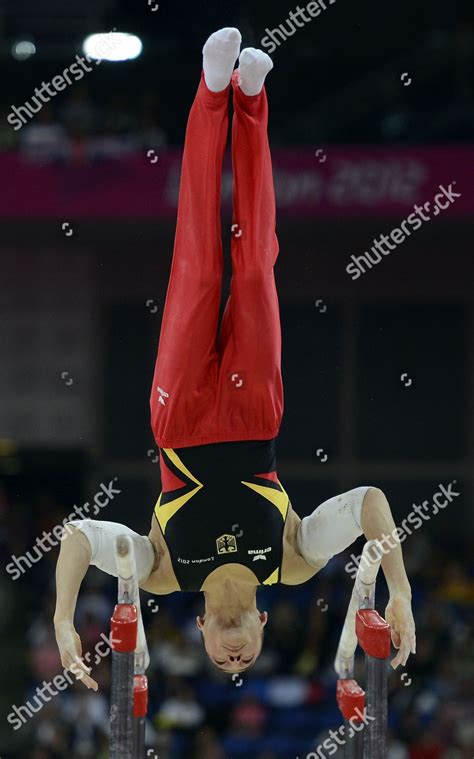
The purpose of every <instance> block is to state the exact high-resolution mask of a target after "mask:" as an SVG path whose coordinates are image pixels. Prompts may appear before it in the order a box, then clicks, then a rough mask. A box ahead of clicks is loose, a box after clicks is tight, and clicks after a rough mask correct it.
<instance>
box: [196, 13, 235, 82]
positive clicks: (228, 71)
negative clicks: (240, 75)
mask: <svg viewBox="0 0 474 759" xmlns="http://www.w3.org/2000/svg"><path fill="white" fill-rule="evenodd" d="M241 42H242V37H241V35H240V32H239V30H238V29H234V28H233V27H225V28H224V29H219V31H218V32H214V34H211V36H210V37H209V39H208V40H207V42H206V44H205V45H204V47H203V49H202V52H203V69H204V79H205V80H206V85H207V86H208V88H209V89H210V90H211V92H222V90H225V88H226V87H228V85H229V84H230V80H231V78H232V74H233V72H234V66H235V62H236V60H237V58H238V57H239V50H240V44H241Z"/></svg>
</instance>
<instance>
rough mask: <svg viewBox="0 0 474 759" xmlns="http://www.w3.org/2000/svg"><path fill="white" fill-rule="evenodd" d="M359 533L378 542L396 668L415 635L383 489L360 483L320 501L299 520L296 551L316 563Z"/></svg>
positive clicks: (410, 649) (407, 585)
mask: <svg viewBox="0 0 474 759" xmlns="http://www.w3.org/2000/svg"><path fill="white" fill-rule="evenodd" d="M362 534H364V535H365V537H366V538H367V540H373V539H377V540H379V541H380V543H381V544H382V548H383V553H384V555H383V558H382V569H383V571H384V574H385V578H386V580H387V585H388V589H389V592H390V601H389V604H388V606H387V609H386V613H385V617H386V620H387V622H388V623H389V624H390V626H391V628H392V642H393V644H394V646H395V648H397V649H398V654H397V656H396V657H395V659H394V660H393V661H392V666H393V668H394V669H395V668H396V667H397V666H398V665H399V664H403V665H405V664H406V661H407V659H408V657H409V655H410V652H411V653H415V650H416V637H415V622H414V619H413V614H412V611H411V588H410V583H409V581H408V577H407V574H406V571H405V566H404V563H403V554H402V549H401V546H400V542H399V541H398V540H397V538H396V535H397V532H396V527H395V522H394V521H393V517H392V513H391V510H390V506H389V504H388V501H387V499H386V497H385V495H384V493H383V492H382V491H381V490H380V489H379V488H375V487H360V488H354V489H353V490H349V491H348V492H347V493H343V494H342V495H339V496H336V497H335V498H330V499H329V500H328V501H325V502H324V503H322V504H321V505H320V506H319V507H318V508H317V509H316V510H315V511H314V512H313V513H312V514H311V515H310V516H307V517H304V519H302V520H301V523H300V525H299V528H298V532H297V536H296V542H297V551H298V553H299V555H300V556H301V557H302V558H303V559H304V560H305V561H306V562H307V564H309V565H310V566H312V567H315V568H318V569H319V568H321V565H322V564H323V565H324V564H326V563H327V562H328V561H329V559H331V558H332V557H333V556H334V555H335V554H337V553H340V552H341V551H344V550H345V549H346V548H348V547H349V546H350V545H351V544H352V543H353V542H354V541H355V540H357V538H358V537H359V536H360V535H362ZM387 544H388V546H389V548H387Z"/></svg>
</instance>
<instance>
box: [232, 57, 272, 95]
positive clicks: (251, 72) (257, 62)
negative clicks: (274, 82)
mask: <svg viewBox="0 0 474 759" xmlns="http://www.w3.org/2000/svg"><path fill="white" fill-rule="evenodd" d="M272 68H273V61H272V59H271V58H270V56H269V55H267V54H266V53H264V52H263V50H256V49H255V48H254V47H246V48H245V50H242V52H241V54H240V59H239V85H240V88H241V90H242V92H243V93H244V94H245V95H250V96H251V95H258V94H259V92H261V90H262V87H263V85H264V82H265V77H266V75H267V74H268V72H269V71H271V70H272Z"/></svg>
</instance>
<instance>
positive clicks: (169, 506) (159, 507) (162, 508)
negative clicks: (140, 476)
mask: <svg viewBox="0 0 474 759" xmlns="http://www.w3.org/2000/svg"><path fill="white" fill-rule="evenodd" d="M163 451H164V452H165V453H166V455H167V457H168V458H169V460H170V461H171V462H172V463H173V464H174V465H175V467H176V469H178V470H179V471H180V472H181V474H183V475H185V477H186V479H187V480H191V482H194V483H195V484H196V487H195V488H192V489H191V490H187V491H186V492H185V493H183V494H182V495H180V496H178V497H177V498H173V499H172V500H171V501H167V503H162V499H163V495H166V496H168V497H169V495H170V493H169V492H168V493H165V494H163V493H160V497H159V498H158V501H157V502H156V506H155V515H156V518H157V519H158V522H159V524H160V527H161V529H162V531H163V534H164V533H165V530H166V525H167V524H168V522H169V520H170V519H171V517H173V516H174V515H175V514H176V512H178V511H179V510H180V509H181V508H182V507H183V506H184V504H185V503H187V502H188V501H189V500H190V498H192V497H193V496H194V495H196V493H197V492H198V490H200V489H201V488H202V487H204V485H203V483H202V482H199V480H198V479H196V477H195V476H194V475H193V474H191V472H190V471H189V469H188V468H187V467H186V465H185V464H184V463H183V462H182V461H181V459H180V458H179V456H178V455H177V453H176V452H175V451H174V450H173V449H172V448H164V449H163ZM171 492H173V491H171Z"/></svg>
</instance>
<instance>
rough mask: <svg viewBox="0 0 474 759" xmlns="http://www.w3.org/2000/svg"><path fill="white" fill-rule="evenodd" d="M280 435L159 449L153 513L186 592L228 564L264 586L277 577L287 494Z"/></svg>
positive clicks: (270, 583)
mask: <svg viewBox="0 0 474 759" xmlns="http://www.w3.org/2000/svg"><path fill="white" fill-rule="evenodd" d="M275 441H276V438H274V439H272V440H245V441H238V442H228V443H211V444H208V445H197V446H191V447H189V448H162V449H160V466H161V482H162V492H161V494H160V497H159V499H158V502H157V504H156V506H155V516H156V519H157V520H158V524H159V525H160V528H161V531H162V533H163V536H164V539H165V541H166V544H167V546H168V549H169V551H170V555H171V560H172V563H173V569H174V571H175V574H176V578H177V580H178V583H179V585H180V588H181V590H200V589H201V587H202V584H203V582H204V581H205V579H206V578H207V576H208V575H209V574H210V572H212V571H213V570H214V569H216V568H217V567H219V566H222V565H223V564H230V563H232V564H234V563H236V564H243V565H245V566H246V567H248V568H249V569H251V570H252V571H253V572H254V573H255V575H256V576H257V578H258V580H259V582H260V584H261V585H273V584H274V583H277V582H279V581H280V575H281V563H282V558H283V530H284V527H285V522H286V517H287V513H288V507H289V499H288V495H287V494H286V492H285V490H284V488H283V486H282V485H281V483H280V481H279V479H278V476H277V471H276V451H275Z"/></svg>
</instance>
